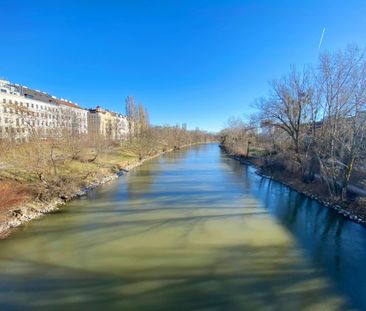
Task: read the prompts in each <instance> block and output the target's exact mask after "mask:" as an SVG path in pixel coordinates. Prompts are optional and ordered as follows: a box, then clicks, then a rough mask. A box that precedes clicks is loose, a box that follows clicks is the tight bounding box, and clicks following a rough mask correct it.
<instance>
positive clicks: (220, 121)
mask: <svg viewBox="0 0 366 311" xmlns="http://www.w3.org/2000/svg"><path fill="white" fill-rule="evenodd" d="M299 2H300V1H290V0H287V1H280V0H278V1H244V0H242V1H229V0H226V1H215V0H209V1H208V0H206V1H205V0H193V1H191V0H184V1H183V0H181V1H173V0H171V1H159V0H155V1H153V0H150V1H140V0H130V1H117V0H116V1H111V0H104V1H96V0H95V1H94V0H79V1H77V0H73V1H71V0H70V1H62V0H61V1H37V0H32V1H26V0H24V1H17V0H0V11H1V13H0V16H1V18H0V29H1V39H0V76H3V77H5V78H7V79H9V80H11V81H13V82H16V83H20V84H23V85H26V86H28V87H33V88H35V89H40V90H42V91H46V92H49V93H51V94H53V95H56V96H57V97H64V98H67V99H69V100H72V101H74V102H77V103H79V105H81V106H83V107H95V106H96V105H101V106H104V107H106V108H109V109H112V110H116V111H120V112H123V111H124V98H125V97H126V96H127V95H133V96H135V98H136V100H137V101H138V102H143V103H144V104H145V106H146V107H147V108H148V110H149V112H150V116H151V121H152V122H153V123H154V124H167V123H169V124H176V123H183V122H186V123H187V124H188V127H190V128H195V127H196V126H199V127H200V128H202V129H206V130H211V131H215V130H220V129H221V128H222V127H223V126H224V124H225V121H226V120H227V119H228V118H229V117H230V116H243V115H244V114H248V113H250V112H251V111H252V108H251V104H252V103H253V101H254V99H255V98H257V97H259V96H262V95H265V94H266V93H267V90H268V81H269V80H271V79H272V78H275V77H278V76H280V75H281V74H282V73H284V72H286V71H287V70H288V68H289V67H290V65H291V64H296V65H300V66H301V65H303V64H309V63H314V62H315V61H316V59H317V55H318V44H319V39H320V35H321V32H322V30H323V27H326V32H325V36H324V40H323V45H322V50H324V49H327V50H336V49H340V48H344V47H345V46H346V45H347V44H348V43H350V42H355V43H358V44H359V45H360V46H361V47H365V45H366V44H365V43H366V1H365V0H349V1H346V0H344V1H340V0H334V1H328V0H327V1H315V0H309V1H302V3H299Z"/></svg>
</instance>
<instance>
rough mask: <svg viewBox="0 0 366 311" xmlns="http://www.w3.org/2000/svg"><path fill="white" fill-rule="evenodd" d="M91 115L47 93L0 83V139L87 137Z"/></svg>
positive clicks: (6, 82)
mask: <svg viewBox="0 0 366 311" xmlns="http://www.w3.org/2000/svg"><path fill="white" fill-rule="evenodd" d="M87 122H88V111H87V110H86V109H82V108H80V107H79V106H78V105H76V104H74V103H72V102H70V101H67V100H64V99H57V98H56V97H55V96H51V95H49V94H47V93H46V92H41V91H38V90H31V89H29V88H27V87H25V86H20V85H17V84H12V83H10V82H9V81H6V80H0V138H11V139H15V140H25V139H27V137H29V136H30V135H31V134H38V135H40V136H41V137H44V138H47V137H50V136H55V135H56V136H60V135H62V132H63V131H64V130H67V131H71V132H72V133H73V134H85V135H86V134H87V131H88V125H87Z"/></svg>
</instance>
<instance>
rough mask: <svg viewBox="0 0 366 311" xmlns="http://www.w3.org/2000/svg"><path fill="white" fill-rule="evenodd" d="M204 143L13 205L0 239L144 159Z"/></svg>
mask: <svg viewBox="0 0 366 311" xmlns="http://www.w3.org/2000/svg"><path fill="white" fill-rule="evenodd" d="M199 144H204V143H197V144H191V145H184V146H181V147H178V148H172V149H168V150H165V151H162V152H159V153H157V154H154V155H152V156H150V157H147V158H145V159H143V160H140V161H136V162H133V163H131V164H129V165H127V166H125V167H124V168H122V169H121V170H119V171H118V172H116V173H111V174H108V175H104V176H99V178H97V179H96V180H94V181H92V182H91V183H89V184H88V185H87V186H86V187H83V188H79V189H78V190H77V191H76V192H74V193H72V194H71V195H69V196H67V197H62V198H61V197H55V198H52V199H51V200H49V201H47V202H41V201H31V202H29V203H26V204H23V205H21V206H17V207H14V208H12V209H10V210H9V212H8V214H7V218H6V220H5V221H3V222H2V223H1V224H0V239H5V238H7V237H8V236H9V235H10V234H11V233H12V232H13V231H14V230H15V229H16V228H17V227H19V226H21V225H23V224H25V223H27V222H30V221H31V220H34V219H39V218H41V217H43V216H44V215H47V214H50V213H54V212H56V211H58V210H59V209H60V208H62V207H63V206H64V205H65V204H66V203H67V202H70V201H71V200H73V199H75V198H78V197H81V196H84V195H86V194H87V193H88V192H90V191H91V190H93V189H95V188H97V187H99V186H101V185H104V184H106V183H108V182H110V181H112V180H115V179H117V178H119V177H120V176H122V175H124V174H126V173H128V172H129V171H130V170H132V169H134V168H136V167H138V166H140V165H141V164H143V163H144V162H146V161H149V160H151V159H153V158H156V157H159V156H161V155H162V154H165V153H168V152H171V151H174V150H179V149H181V148H186V147H190V146H193V145H199Z"/></svg>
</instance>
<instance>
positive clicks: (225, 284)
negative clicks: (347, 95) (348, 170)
mask: <svg viewBox="0 0 366 311" xmlns="http://www.w3.org/2000/svg"><path fill="white" fill-rule="evenodd" d="M365 246H366V230H365V229H364V228H363V227H361V226H359V225H357V224H355V223H352V222H349V221H347V220H344V219H342V218H339V217H338V216H337V215H336V214H335V213H333V212H331V211H329V210H328V209H326V208H324V207H321V206H319V205H318V204H317V203H316V202H314V201H312V200H309V199H307V198H305V197H303V196H301V195H299V194H298V193H296V192H294V191H291V190H289V189H288V188H287V187H285V186H283V185H281V184H279V183H276V182H273V181H270V180H268V179H263V178H261V177H259V176H257V175H256V174H255V172H254V169H253V168H250V167H247V166H243V165H240V164H239V163H238V162H236V161H234V160H232V159H230V158H228V157H227V156H226V155H225V154H223V153H222V152H221V151H220V149H219V148H218V146H217V145H216V144H210V145H202V146H196V147H192V148H187V149H184V150H180V151H176V152H172V153H169V154H166V155H164V156H161V157H160V158H156V159H154V160H151V161H148V162H146V163H145V164H143V165H142V166H141V167H139V168H137V169H135V170H134V171H131V172H130V173H128V174H127V175H126V176H123V177H121V178H120V179H119V180H117V181H114V182H111V183H109V184H107V185H105V186H103V187H101V188H99V189H97V190H95V191H93V192H91V193H90V194H89V195H88V196H87V197H85V198H82V199H79V200H75V201H73V202H71V203H70V204H68V206H67V207H66V208H64V209H63V210H62V211H61V212H60V213H57V214H53V215H49V216H47V217H45V218H43V219H41V220H38V221H35V222H32V223H31V224H29V225H26V226H24V227H23V228H21V229H20V230H18V231H17V232H16V233H15V234H13V235H12V236H11V237H10V238H9V239H8V240H5V241H2V242H1V246H0V310H26V309H35V310H84V309H87V310H100V309H103V308H104V309H106V310H109V309H115V310H348V309H359V310H366V298H365V297H364V296H365V294H366V287H365V282H364V280H366V268H365V263H366V249H365Z"/></svg>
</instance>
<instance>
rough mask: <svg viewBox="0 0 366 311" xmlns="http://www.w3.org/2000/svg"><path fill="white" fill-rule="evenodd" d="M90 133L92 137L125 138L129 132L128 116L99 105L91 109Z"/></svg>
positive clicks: (89, 119) (89, 116)
mask: <svg viewBox="0 0 366 311" xmlns="http://www.w3.org/2000/svg"><path fill="white" fill-rule="evenodd" d="M88 133H89V136H90V137H91V138H97V137H103V138H106V139H111V140H124V139H126V137H127V134H128V121H127V117H126V116H124V115H122V114H120V113H116V112H112V111H109V110H106V109H103V108H101V107H99V106H98V107H96V108H95V109H89V114H88Z"/></svg>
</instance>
